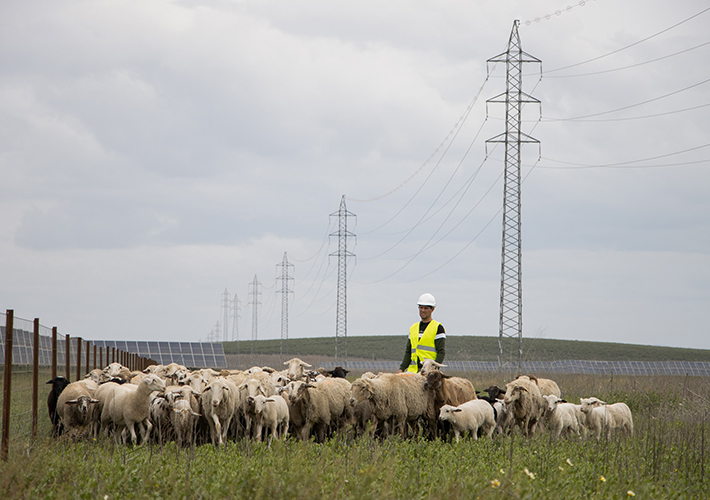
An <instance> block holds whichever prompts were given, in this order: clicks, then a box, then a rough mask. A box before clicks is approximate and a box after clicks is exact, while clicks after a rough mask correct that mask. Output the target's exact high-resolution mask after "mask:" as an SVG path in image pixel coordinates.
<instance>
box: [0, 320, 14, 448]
mask: <svg viewBox="0 0 710 500" xmlns="http://www.w3.org/2000/svg"><path fill="white" fill-rule="evenodd" d="M14 327H15V311H14V310H12V309H7V311H6V313H5V378H4V380H3V391H4V392H3V398H2V441H1V442H0V460H2V461H3V462H7V454H8V451H9V450H10V401H11V397H12V394H11V392H10V391H11V390H12V334H13V328H14Z"/></svg>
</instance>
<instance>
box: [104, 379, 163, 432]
mask: <svg viewBox="0 0 710 500" xmlns="http://www.w3.org/2000/svg"><path fill="white" fill-rule="evenodd" d="M104 385H106V384H104ZM134 387H135V388H132V387H130V386H129V385H121V386H118V387H117V388H115V389H114V391H113V399H112V400H111V402H110V403H109V407H108V414H109V416H110V419H111V423H113V424H114V425H115V426H116V428H117V430H118V429H121V441H122V442H123V444H126V442H127V437H128V432H130V434H131V440H132V442H133V443H134V444H140V443H139V442H138V440H137V435H136V429H135V426H136V424H138V428H139V431H140V434H141V439H142V442H143V443H145V442H146V441H147V439H148V438H149V437H150V432H151V430H152V429H153V424H152V423H151V422H150V419H149V416H150V397H151V394H152V393H153V392H154V391H163V390H164V389H165V382H164V381H163V379H161V378H160V377H158V376H157V375H147V376H146V377H145V378H144V379H143V380H141V382H140V384H138V386H134ZM105 409H106V408H104V410H105ZM102 419H103V417H102Z"/></svg>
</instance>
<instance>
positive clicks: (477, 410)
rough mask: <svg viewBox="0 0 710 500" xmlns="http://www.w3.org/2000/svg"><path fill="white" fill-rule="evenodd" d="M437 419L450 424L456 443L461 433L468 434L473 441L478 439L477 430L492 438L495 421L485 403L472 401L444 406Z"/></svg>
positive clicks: (491, 410)
mask: <svg viewBox="0 0 710 500" xmlns="http://www.w3.org/2000/svg"><path fill="white" fill-rule="evenodd" d="M439 419H440V420H441V421H443V422H449V423H451V426H452V428H453V430H454V436H455V437H456V442H457V443H458V442H459V437H460V436H461V434H462V433H464V434H465V433H466V432H470V433H471V436H472V437H473V439H474V441H475V440H477V439H478V430H479V429H481V431H482V432H483V434H485V435H486V436H488V437H489V438H492V437H493V430H494V429H495V427H496V421H495V417H494V414H493V407H492V406H491V405H490V404H489V403H488V402H486V401H481V400H472V401H468V402H467V403H463V404H461V405H458V406H452V405H444V406H442V407H441V409H440V410H439Z"/></svg>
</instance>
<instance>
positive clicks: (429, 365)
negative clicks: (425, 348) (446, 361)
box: [419, 359, 446, 377]
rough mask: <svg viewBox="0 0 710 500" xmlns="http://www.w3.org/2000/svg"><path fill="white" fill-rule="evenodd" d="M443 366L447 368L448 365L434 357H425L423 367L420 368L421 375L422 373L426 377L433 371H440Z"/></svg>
mask: <svg viewBox="0 0 710 500" xmlns="http://www.w3.org/2000/svg"><path fill="white" fill-rule="evenodd" d="M441 368H446V365H442V364H441V363H437V362H436V361H434V360H433V359H425V360H424V361H422V369H421V370H419V375H421V376H422V377H426V376H427V375H429V374H430V373H431V372H435V371H436V372H438V371H440V370H441Z"/></svg>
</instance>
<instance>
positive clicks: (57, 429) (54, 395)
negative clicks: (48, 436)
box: [47, 376, 69, 436]
mask: <svg viewBox="0 0 710 500" xmlns="http://www.w3.org/2000/svg"><path fill="white" fill-rule="evenodd" d="M47 383H48V384H52V390H51V391H49V394H48V395H47V410H48V411H49V420H50V421H51V422H52V436H59V435H60V434H61V433H62V424H61V422H60V421H59V415H57V400H58V399H59V395H60V394H61V393H62V391H63V390H64V389H65V388H66V387H67V386H68V385H69V381H68V380H67V379H65V378H64V377H61V376H59V377H54V378H53V379H52V380H49V381H48V382H47Z"/></svg>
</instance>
